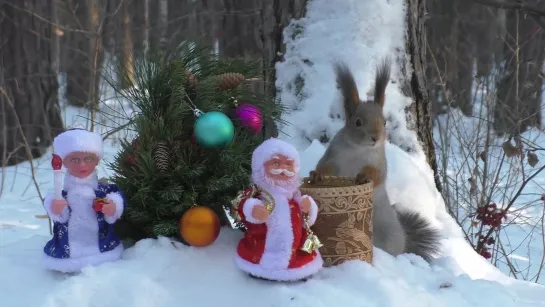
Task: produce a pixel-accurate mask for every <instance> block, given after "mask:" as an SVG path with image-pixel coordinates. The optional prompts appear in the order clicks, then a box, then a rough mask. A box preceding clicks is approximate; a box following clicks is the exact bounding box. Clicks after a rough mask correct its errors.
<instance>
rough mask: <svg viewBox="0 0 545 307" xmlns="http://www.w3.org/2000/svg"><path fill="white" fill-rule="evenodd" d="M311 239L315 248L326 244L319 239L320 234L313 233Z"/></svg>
mask: <svg viewBox="0 0 545 307" xmlns="http://www.w3.org/2000/svg"><path fill="white" fill-rule="evenodd" d="M311 240H312V245H313V246H314V249H318V248H320V247H322V246H324V245H323V244H322V242H320V239H318V236H317V235H315V234H313V235H312V236H311Z"/></svg>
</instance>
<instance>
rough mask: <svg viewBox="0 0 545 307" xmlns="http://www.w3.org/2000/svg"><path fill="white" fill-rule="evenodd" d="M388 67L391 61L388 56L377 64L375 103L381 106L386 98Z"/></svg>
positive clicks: (388, 80) (388, 77) (388, 79)
mask: <svg viewBox="0 0 545 307" xmlns="http://www.w3.org/2000/svg"><path fill="white" fill-rule="evenodd" d="M390 67H391V61H390V58H389V57H386V58H384V59H383V60H382V62H381V63H380V64H379V65H378V66H377V72H376V76H375V103H376V104H378V105H379V106H380V107H381V108H382V107H384V101H385V100H386V87H387V86H388V83H389V82H390Z"/></svg>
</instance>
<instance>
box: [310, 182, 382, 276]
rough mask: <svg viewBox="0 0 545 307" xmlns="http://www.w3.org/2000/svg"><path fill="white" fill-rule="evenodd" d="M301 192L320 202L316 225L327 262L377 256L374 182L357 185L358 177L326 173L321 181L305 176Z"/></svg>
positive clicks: (328, 263) (366, 260)
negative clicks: (373, 200) (375, 251)
mask: <svg viewBox="0 0 545 307" xmlns="http://www.w3.org/2000/svg"><path fill="white" fill-rule="evenodd" d="M301 193H303V194H307V195H309V196H311V197H312V198H313V199H314V200H315V201H316V204H317V205H318V210H319V211H318V218H317V220H316V223H315V224H314V226H313V227H312V229H313V231H314V233H315V234H316V235H317V236H318V238H320V241H321V242H322V244H323V246H322V247H321V248H320V253H321V255H322V258H323V260H324V266H325V267H329V266H333V265H338V264H341V263H343V262H345V261H347V260H362V261H365V262H368V263H371V261H372V260H373V202H372V195H373V184H372V183H371V182H368V183H365V184H361V185H356V184H355V179H353V178H346V177H332V176H331V177H327V176H326V177H323V178H322V180H320V181H319V182H311V180H310V178H305V179H304V180H303V185H302V186H301Z"/></svg>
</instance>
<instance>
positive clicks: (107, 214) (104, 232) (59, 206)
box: [44, 129, 125, 273]
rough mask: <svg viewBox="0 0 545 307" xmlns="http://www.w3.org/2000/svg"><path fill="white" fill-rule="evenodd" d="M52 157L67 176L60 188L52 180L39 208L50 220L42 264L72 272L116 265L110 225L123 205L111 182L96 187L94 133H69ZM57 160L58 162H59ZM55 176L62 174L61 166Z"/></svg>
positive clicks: (118, 249) (117, 247)
mask: <svg viewBox="0 0 545 307" xmlns="http://www.w3.org/2000/svg"><path fill="white" fill-rule="evenodd" d="M53 148H54V151H55V154H56V155H57V156H55V155H54V159H53V161H55V158H57V159H59V160H61V159H62V164H64V166H65V168H66V170H67V172H66V175H65V178H64V187H63V189H62V193H61V189H60V182H57V180H56V185H58V186H59V187H57V186H56V191H57V193H55V194H50V195H48V196H47V197H46V198H45V199H44V207H45V209H46V211H47V214H48V215H49V217H50V218H51V219H52V220H53V238H52V239H51V240H50V241H49V242H47V244H46V245H45V247H44V253H45V266H46V267H47V268H49V269H52V270H55V271H60V272H65V273H73V272H78V271H80V270H81V269H82V268H83V267H85V266H92V265H98V264H101V263H104V262H109V261H115V260H118V259H119V258H120V257H121V254H122V253H123V245H122V244H121V241H120V239H119V237H118V236H117V235H116V234H115V232H114V223H115V221H116V220H117V219H119V218H120V217H121V214H122V213H123V208H124V205H125V201H124V198H123V196H122V194H121V192H120V191H119V190H118V189H117V186H116V185H114V184H100V183H99V182H98V176H97V174H96V167H97V165H98V163H99V161H100V159H101V158H102V155H103V142H102V137H101V136H100V135H99V134H96V133H93V132H89V131H87V130H83V129H71V130H68V131H65V132H63V133H61V134H59V135H58V136H57V137H56V138H55V140H54V141H53ZM58 162H61V161H58ZM53 164H54V168H55V169H57V170H56V171H55V172H56V173H57V174H56V176H57V175H59V176H60V175H61V174H62V173H61V171H60V168H61V166H62V165H61V164H60V163H58V164H57V165H58V166H57V167H55V163H53Z"/></svg>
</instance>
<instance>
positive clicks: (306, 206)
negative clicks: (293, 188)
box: [299, 197, 310, 213]
mask: <svg viewBox="0 0 545 307" xmlns="http://www.w3.org/2000/svg"><path fill="white" fill-rule="evenodd" d="M299 206H300V207H301V211H303V213H309V212H310V199H308V197H305V198H303V200H302V201H301V203H299Z"/></svg>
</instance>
